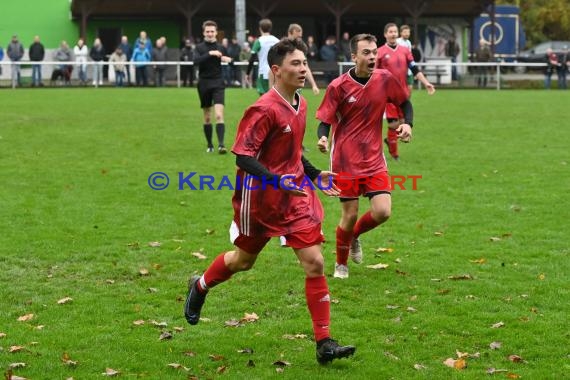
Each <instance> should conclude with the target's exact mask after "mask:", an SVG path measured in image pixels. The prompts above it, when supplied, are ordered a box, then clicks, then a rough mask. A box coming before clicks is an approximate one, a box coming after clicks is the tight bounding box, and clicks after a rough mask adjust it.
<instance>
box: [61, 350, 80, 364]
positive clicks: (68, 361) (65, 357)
mask: <svg viewBox="0 0 570 380" xmlns="http://www.w3.org/2000/svg"><path fill="white" fill-rule="evenodd" d="M61 361H62V362H63V364H65V365H67V366H70V367H75V366H77V361H76V360H71V358H70V357H69V354H68V353H67V352H64V353H63V356H62V357H61Z"/></svg>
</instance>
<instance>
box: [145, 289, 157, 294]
mask: <svg viewBox="0 0 570 380" xmlns="http://www.w3.org/2000/svg"><path fill="white" fill-rule="evenodd" d="M147 290H148V292H149V293H156V292H158V289H157V288H148V289H147Z"/></svg>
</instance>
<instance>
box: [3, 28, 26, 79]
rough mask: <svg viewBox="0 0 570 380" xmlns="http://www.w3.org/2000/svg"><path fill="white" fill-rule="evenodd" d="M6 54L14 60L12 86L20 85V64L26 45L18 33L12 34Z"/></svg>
mask: <svg viewBox="0 0 570 380" xmlns="http://www.w3.org/2000/svg"><path fill="white" fill-rule="evenodd" d="M6 55H7V56H8V58H10V61H12V65H11V69H12V70H11V71H12V87H16V86H20V85H21V83H20V64H19V62H20V61H21V60H22V58H23V57H24V46H23V45H22V43H21V42H20V41H19V40H18V36H17V35H15V34H14V35H13V36H12V40H11V41H10V43H9V44H8V48H7V49H6Z"/></svg>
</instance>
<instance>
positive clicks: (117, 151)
mask: <svg viewBox="0 0 570 380" xmlns="http://www.w3.org/2000/svg"><path fill="white" fill-rule="evenodd" d="M303 94H304V96H305V97H306V99H307V101H308V102H309V108H308V113H307V114H308V123H307V131H306V135H305V140H304V144H305V146H306V147H307V148H308V149H309V151H308V152H307V153H306V157H307V158H308V159H309V160H310V161H311V162H312V163H313V164H314V165H315V166H317V167H319V168H321V169H326V168H327V165H328V157H327V156H326V155H324V154H321V153H320V152H319V151H318V150H317V148H316V142H317V137H316V128H317V125H318V122H317V121H316V120H315V119H314V115H315V111H316V109H317V107H318V105H319V103H320V100H321V98H322V94H321V95H320V96H314V95H313V94H312V93H311V92H310V91H308V90H307V91H304V92H303ZM256 99H257V94H256V93H255V91H253V90H241V89H228V90H227V91H226V116H225V121H226V146H228V147H229V146H231V143H232V141H233V138H234V136H235V130H236V126H237V123H238V122H239V120H240V118H241V116H242V115H243V112H244V110H245V109H246V108H247V106H248V105H250V104H252V103H253V102H255V100H256ZM412 103H413V105H414V115H415V123H414V129H413V133H414V135H413V139H412V142H411V143H410V144H400V156H401V160H400V161H398V162H394V161H393V160H391V159H390V158H388V165H389V169H390V174H391V175H393V176H396V177H397V178H404V179H408V180H406V182H405V183H404V184H403V186H396V188H395V189H394V191H393V194H392V217H391V218H390V220H389V221H388V222H387V223H386V224H384V225H382V226H381V227H380V228H378V229H375V230H373V231H371V232H370V233H367V234H365V235H363V236H362V237H361V241H362V244H363V249H364V262H363V263H362V264H360V265H356V264H352V263H350V278H348V279H346V280H339V279H334V278H332V272H333V266H334V250H335V241H334V239H335V228H336V225H337V223H338V220H339V218H340V205H339V201H338V200H337V199H332V198H326V197H324V196H321V197H320V198H321V200H322V202H323V205H324V208H325V219H324V223H323V231H324V234H325V236H326V237H327V239H328V240H327V242H326V243H325V245H324V255H325V266H326V275H327V279H328V282H329V287H330V293H331V300H332V301H331V333H332V336H333V337H335V338H336V339H339V341H341V342H343V343H344V344H354V345H355V346H357V351H356V355H355V356H354V357H352V358H350V359H348V360H339V361H335V362H333V363H332V364H331V365H328V366H319V365H318V364H317V362H316V360H315V347H314V342H313V340H312V329H311V325H310V319H309V317H308V311H307V308H306V305H305V297H304V274H303V270H302V268H300V267H299V264H298V262H297V259H296V257H295V255H294V254H293V253H292V251H291V250H290V249H283V248H281V247H280V246H279V242H278V240H277V239H273V240H272V241H271V242H270V243H269V244H268V246H267V247H266V248H265V250H264V251H263V252H262V253H261V254H260V257H259V259H258V261H257V263H256V265H255V267H254V268H253V269H252V270H251V271H248V272H244V273H239V274H237V275H236V276H234V277H233V278H232V279H231V280H230V281H229V282H228V283H224V284H222V285H220V286H219V287H216V288H214V289H213V290H212V291H211V293H210V295H209V296H208V301H207V302H206V304H205V306H204V309H203V311H202V317H203V318H204V320H203V321H201V322H200V323H199V324H198V325H197V326H189V325H188V324H187V323H186V321H185V319H184V316H183V312H182V307H183V303H184V299H185V297H186V281H187V280H188V278H189V277H190V276H191V275H192V274H196V273H199V274H201V273H203V271H204V270H205V269H206V268H207V266H208V265H209V263H210V262H211V260H213V259H214V258H215V257H216V256H217V255H218V254H219V253H220V252H223V251H226V250H229V249H231V244H230V242H229V236H228V228H229V224H230V222H231V219H232V216H233V209H232V206H231V196H232V191H231V189H230V188H229V187H228V186H219V184H220V179H222V178H224V177H227V178H230V179H231V178H232V176H233V178H235V159H234V156H233V155H232V154H227V155H219V154H217V153H206V143H205V139H204V136H203V132H202V112H201V110H200V109H199V102H198V97H197V93H196V90H195V89H131V88H126V89H115V88H100V89H45V90H43V89H41V90H35V91H34V90H27V89H22V90H20V89H18V90H8V89H2V90H1V91H0V118H1V121H0V178H1V179H2V185H1V186H0V231H1V234H0V283H1V284H2V291H1V293H0V294H1V296H0V366H1V368H2V370H3V371H4V372H5V373H11V374H13V375H17V376H20V377H24V378H28V379H67V378H75V379H96V378H101V377H102V376H103V375H102V374H103V373H105V374H107V375H112V374H114V371H115V372H118V373H119V374H118V376H119V377H121V378H130V377H140V378H148V379H164V378H168V379H189V378H198V379H211V378H216V379H217V378H220V379H223V378H227V379H243V378H252V379H264V378H273V377H279V376H283V377H284V378H309V377H310V378H312V379H330V378H334V379H367V378H394V379H413V378H418V379H424V378H430V379H446V378H458V379H480V378H483V377H487V376H488V375H487V374H488V373H490V374H493V377H494V378H507V377H509V378H518V377H520V378H522V379H543V378H563V377H564V376H565V375H566V374H567V373H568V372H569V371H570V349H569V347H570V331H569V329H568V315H569V314H570V306H569V304H570V302H569V300H570V289H569V287H568V274H569V273H570V260H569V252H570V247H569V238H568V236H569V234H568V227H567V225H568V219H569V217H570V213H569V211H568V199H567V197H568V192H569V190H570V175H569V174H570V173H569V170H570V167H569V165H568V164H569V163H570V153H569V147H570V128H568V122H567V119H568V117H567V115H568V104H570V93H568V92H564V91H530V90H529V91H476V90H440V91H438V92H436V94H435V95H434V96H431V97H428V96H427V95H426V94H425V92H419V91H415V92H414V94H413V97H412ZM275 149H279V147H275ZM156 172H160V173H163V174H165V175H166V176H168V177H169V180H170V182H169V186H168V187H166V188H165V189H163V190H154V189H152V188H151V186H149V183H150V182H149V177H150V176H151V175H152V174H153V173H156ZM191 173H194V175H193V177H192V178H193V179H192V183H193V184H194V187H195V188H194V189H193V188H192V187H191V186H188V184H187V182H185V181H183V179H184V178H188V176H189V175H191ZM419 176H421V178H420V177H419ZM201 178H213V179H214V186H213V188H210V187H209V186H199V185H200V180H201ZM409 178H416V182H415V186H412V182H410V181H409ZM163 180H164V178H163V179H162V180H161V181H163ZM163 183H164V182H163ZM321 195H322V194H321ZM360 205H361V210H360V213H361V214H362V213H363V212H364V210H365V209H366V208H367V207H368V202H367V200H366V199H361V202H360ZM377 264H386V265H377ZM369 266H375V268H383V269H372V268H370V267H369ZM444 362H446V363H447V364H450V365H451V366H453V367H454V368H451V367H449V366H448V365H446V364H444ZM11 366H12V367H13V368H11Z"/></svg>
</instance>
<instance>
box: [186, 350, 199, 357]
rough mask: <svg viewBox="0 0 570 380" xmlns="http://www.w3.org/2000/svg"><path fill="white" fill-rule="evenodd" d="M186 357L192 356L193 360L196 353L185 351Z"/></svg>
mask: <svg viewBox="0 0 570 380" xmlns="http://www.w3.org/2000/svg"><path fill="white" fill-rule="evenodd" d="M184 356H190V357H191V358H193V357H194V356H196V353H195V352H194V351H184Z"/></svg>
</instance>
